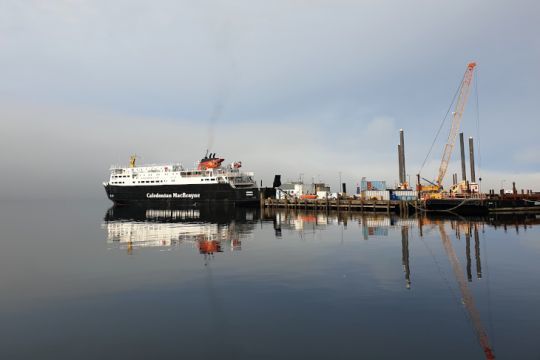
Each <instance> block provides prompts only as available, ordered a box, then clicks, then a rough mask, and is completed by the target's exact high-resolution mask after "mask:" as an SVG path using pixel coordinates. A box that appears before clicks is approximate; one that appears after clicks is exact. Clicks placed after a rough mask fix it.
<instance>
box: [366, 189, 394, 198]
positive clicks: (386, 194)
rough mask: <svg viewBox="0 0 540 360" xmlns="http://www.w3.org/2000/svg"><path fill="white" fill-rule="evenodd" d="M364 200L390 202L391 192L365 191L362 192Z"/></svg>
mask: <svg viewBox="0 0 540 360" xmlns="http://www.w3.org/2000/svg"><path fill="white" fill-rule="evenodd" d="M362 198H363V199H364V200H390V191H388V190H384V191H374V190H365V191H362Z"/></svg>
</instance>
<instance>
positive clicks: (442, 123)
mask: <svg viewBox="0 0 540 360" xmlns="http://www.w3.org/2000/svg"><path fill="white" fill-rule="evenodd" d="M464 79H465V74H463V77H462V78H461V81H460V82H459V86H458V88H457V89H456V92H455V94H454V97H453V98H452V102H451V103H450V106H448V110H446V114H445V115H444V118H443V120H442V122H441V125H439V129H438V130H437V134H436V135H435V138H434V139H433V142H432V143H431V146H430V148H429V151H428V153H427V155H426V158H425V159H424V162H423V163H422V166H420V170H418V174H420V173H421V172H422V169H423V168H424V165H426V162H427V160H428V158H429V155H430V154H431V151H432V150H433V147H434V146H435V142H437V138H438V137H439V134H440V133H441V130H442V128H443V125H444V123H445V121H446V119H447V118H448V114H449V113H450V110H451V109H452V105H454V102H455V101H456V97H457V96H458V94H459V91H460V90H461V87H462V86H463V80H464Z"/></svg>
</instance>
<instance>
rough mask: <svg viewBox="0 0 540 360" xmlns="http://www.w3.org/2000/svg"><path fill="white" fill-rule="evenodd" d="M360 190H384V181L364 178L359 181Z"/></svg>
mask: <svg viewBox="0 0 540 360" xmlns="http://www.w3.org/2000/svg"><path fill="white" fill-rule="evenodd" d="M360 190H361V191H368V190H386V181H384V180H365V179H362V181H361V182H360Z"/></svg>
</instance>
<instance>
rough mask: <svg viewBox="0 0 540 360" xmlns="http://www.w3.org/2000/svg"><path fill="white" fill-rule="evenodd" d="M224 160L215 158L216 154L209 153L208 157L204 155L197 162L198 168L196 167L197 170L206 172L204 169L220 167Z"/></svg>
mask: <svg viewBox="0 0 540 360" xmlns="http://www.w3.org/2000/svg"><path fill="white" fill-rule="evenodd" d="M224 160H225V159H221V158H218V157H216V153H213V154H212V153H211V154H210V155H208V154H207V155H205V157H204V158H202V159H201V161H199V166H197V170H206V169H217V168H218V167H220V166H221V163H222V162H223V161H224Z"/></svg>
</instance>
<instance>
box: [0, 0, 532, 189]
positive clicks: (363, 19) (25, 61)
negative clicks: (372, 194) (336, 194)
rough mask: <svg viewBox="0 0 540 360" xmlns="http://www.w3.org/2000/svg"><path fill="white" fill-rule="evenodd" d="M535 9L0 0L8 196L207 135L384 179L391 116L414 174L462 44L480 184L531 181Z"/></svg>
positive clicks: (59, 184)
mask: <svg viewBox="0 0 540 360" xmlns="http://www.w3.org/2000/svg"><path fill="white" fill-rule="evenodd" d="M539 10H540V6H539V5H538V3H537V2H535V1H513V2H502V1H453V2H445V3H443V4H441V3H440V2H429V1H409V2H388V1H345V0H342V1H324V0H319V1H300V0H298V1H290V0H289V1H272V2H267V1H266V2H263V1H254V0H250V1H212V2H210V1H153V2H147V1H136V0H135V1H133V0H132V1H99V0H98V1H83V0H73V1H47V2H44V1H26V2H21V1H10V0H3V1H0V45H1V49H2V50H1V52H0V78H1V79H2V81H1V82H0V124H1V128H2V132H1V135H0V140H1V143H0V150H1V154H0V165H3V166H6V165H9V166H11V168H12V169H15V170H16V171H21V172H23V173H25V174H28V176H29V177H28V180H22V179H13V180H10V179H8V180H6V181H7V182H8V183H7V184H6V185H5V186H2V189H0V196H2V195H4V196H5V195H9V194H13V192H14V191H16V189H17V188H18V187H20V186H21V185H22V183H24V181H28V182H31V181H34V180H38V181H39V182H40V183H41V184H44V187H43V192H45V193H46V194H57V193H62V192H64V193H66V194H72V193H74V192H77V191H81V187H79V186H78V185H77V182H79V181H82V185H83V186H84V187H83V188H84V189H85V190H83V191H85V192H87V193H88V194H95V196H100V195H101V191H102V189H99V184H100V182H101V181H102V180H104V177H105V176H106V170H107V168H108V166H109V165H110V163H114V162H120V161H124V162H125V161H126V160H127V157H128V156H129V154H130V153H132V152H136V153H138V154H139V155H141V156H142V158H143V160H146V161H150V162H163V161H172V160H179V161H182V162H184V163H186V164H190V163H191V162H193V161H195V160H196V159H197V158H198V157H199V156H200V155H201V154H202V153H203V152H204V150H205V148H206V147H207V145H208V144H209V143H211V145H212V147H213V151H216V152H218V153H221V154H222V155H223V156H225V157H227V159H228V160H237V159H241V160H243V162H244V164H245V166H246V167H247V168H249V169H250V170H253V171H255V172H256V173H257V174H258V175H260V176H259V178H262V179H263V180H264V181H265V182H266V183H269V182H270V180H271V176H272V174H273V173H275V172H278V173H282V174H283V175H284V176H285V178H297V177H298V175H299V174H300V173H304V174H305V175H304V176H305V177H306V178H311V177H315V178H316V179H317V178H318V177H321V179H323V180H326V181H328V182H330V183H331V184H332V185H334V186H335V184H336V183H337V172H338V171H342V172H343V174H344V178H345V179H346V180H347V181H348V182H350V185H349V186H353V183H355V182H357V181H358V179H359V178H360V177H362V176H367V177H371V178H383V179H386V180H388V181H389V182H390V183H393V182H394V181H395V180H396V178H397V170H396V168H397V162H396V155H395V152H396V144H397V141H398V133H397V131H398V129H399V128H404V129H405V131H406V141H407V144H406V146H407V165H408V173H410V174H415V173H416V172H417V171H418V168H419V165H420V164H421V162H422V160H423V159H424V156H425V155H426V153H427V150H428V148H429V145H430V143H431V141H432V139H433V136H434V134H435V132H436V129H437V127H438V125H439V123H440V121H441V119H442V117H443V116H444V113H445V111H446V108H447V107H448V105H449V102H450V100H451V98H452V96H453V94H454V91H455V89H456V87H457V85H458V83H459V81H460V79H461V76H462V74H463V72H464V70H465V67H466V64H467V62H469V61H470V60H475V61H477V62H478V64H479V65H478V72H477V75H478V78H477V79H478V80H479V82H478V89H479V101H480V130H481V132H480V136H481V144H480V145H481V146H480V149H481V156H482V158H481V166H482V168H481V173H482V175H483V177H484V179H485V185H486V186H493V187H498V186H499V184H500V182H501V180H506V181H507V183H509V182H511V181H512V180H515V181H517V182H518V187H519V185H520V184H523V185H522V186H523V187H535V188H538V186H537V185H538V184H539V183H540V169H539V167H540V156H538V154H539V151H540V146H539V145H538V141H537V137H538V133H540V125H539V124H538V118H537V110H536V106H537V102H538V99H539V98H540V85H539V84H540V70H539V67H538V64H539V63H540V43H539V42H540V40H539V39H538V33H540V25H539V24H538V23H539V22H538V17H539V15H540V12H539ZM465 112H466V114H465V117H464V121H463V130H464V131H465V133H466V135H467V136H469V135H472V136H477V131H476V115H475V113H476V106H475V96H474V92H473V94H472V96H471V98H470V101H469V104H468V107H467V109H466V111H465ZM210 124H213V128H214V130H213V131H212V132H210V133H209V130H208V128H209V125H210ZM445 135H446V130H445V133H443V135H442V137H441V138H440V139H439V142H438V144H437V145H436V147H435V149H434V153H433V156H432V161H431V162H430V164H429V165H428V167H427V168H426V169H425V170H424V171H423V173H424V174H425V175H426V177H428V178H433V177H435V175H436V168H437V166H438V161H439V159H440V154H441V152H442V147H443V141H444V138H445ZM455 154H456V153H455ZM456 158H457V157H456V156H454V159H456ZM37 159H39V161H36V160H37ZM38 162H39V164H37V163H38ZM29 164H31V165H32V166H29ZM66 166H68V168H69V171H68V170H67V169H66ZM449 171H450V172H455V171H457V167H456V166H452V167H451V169H450V170H449ZM66 174H71V175H69V176H72V177H71V178H66V177H65V176H66ZM59 177H61V179H59ZM25 179H27V178H26V177H25ZM30 179H32V180H30ZM21 181H22V183H21Z"/></svg>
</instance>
